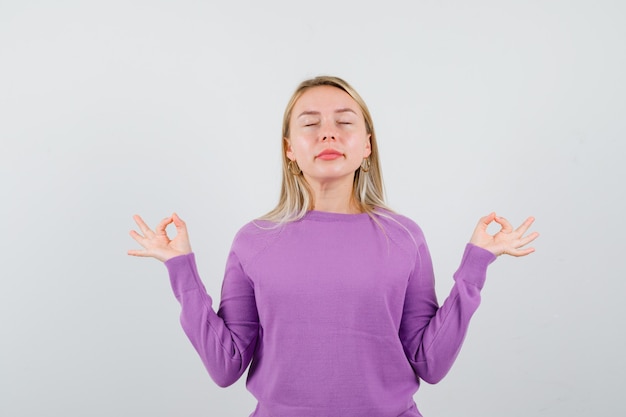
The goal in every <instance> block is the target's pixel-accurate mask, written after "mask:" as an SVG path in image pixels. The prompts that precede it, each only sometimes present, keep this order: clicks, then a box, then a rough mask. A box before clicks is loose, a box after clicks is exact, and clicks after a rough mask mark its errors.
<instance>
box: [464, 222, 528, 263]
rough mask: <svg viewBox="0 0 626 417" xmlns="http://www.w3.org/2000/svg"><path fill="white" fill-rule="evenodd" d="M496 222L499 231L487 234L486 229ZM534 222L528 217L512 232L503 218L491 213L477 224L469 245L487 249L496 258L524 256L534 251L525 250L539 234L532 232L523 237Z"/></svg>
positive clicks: (511, 227) (511, 228)
mask: <svg viewBox="0 0 626 417" xmlns="http://www.w3.org/2000/svg"><path fill="white" fill-rule="evenodd" d="M494 221H495V222H496V223H498V224H499V225H500V226H501V229H500V231H498V232H497V233H496V234H494V235H490V234H489V233H487V227H488V226H489V225H490V224H491V223H492V222H494ZM534 221H535V219H534V218H532V217H529V218H528V219H526V221H525V222H524V223H522V225H521V226H520V227H518V228H517V229H515V230H513V226H511V223H509V222H508V221H507V220H506V219H505V218H504V217H499V216H496V213H491V214H489V215H487V216H485V217H483V218H482V219H480V221H479V222H478V225H477V226H476V229H475V230H474V234H473V235H472V238H471V239H470V243H473V244H474V245H476V246H479V247H481V248H483V249H487V250H488V251H490V252H491V253H493V254H494V255H496V256H499V255H503V254H506V255H511V256H526V255H528V254H531V253H533V252H534V251H535V249H534V248H525V246H526V245H528V244H529V243H530V242H532V241H533V240H535V239H537V237H538V236H539V233H537V232H532V233H531V234H529V235H528V236H524V234H525V233H526V231H527V230H528V228H529V227H530V225H531V224H533V222H534Z"/></svg>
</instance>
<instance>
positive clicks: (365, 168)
mask: <svg viewBox="0 0 626 417" xmlns="http://www.w3.org/2000/svg"><path fill="white" fill-rule="evenodd" d="M371 167H372V161H370V159H369V158H364V159H363V162H361V171H363V172H367V171H369V170H370V168H371Z"/></svg>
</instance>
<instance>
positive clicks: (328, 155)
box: [317, 149, 343, 161]
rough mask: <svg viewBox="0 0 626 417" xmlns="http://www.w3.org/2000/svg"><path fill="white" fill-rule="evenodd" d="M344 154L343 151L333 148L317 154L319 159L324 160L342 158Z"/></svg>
mask: <svg viewBox="0 0 626 417" xmlns="http://www.w3.org/2000/svg"><path fill="white" fill-rule="evenodd" d="M342 156H343V154H342V153H341V152H338V151H335V150H333V149H325V150H323V151H322V152H320V153H319V154H317V158H318V159H323V160H324V161H332V160H333V159H337V158H341V157H342Z"/></svg>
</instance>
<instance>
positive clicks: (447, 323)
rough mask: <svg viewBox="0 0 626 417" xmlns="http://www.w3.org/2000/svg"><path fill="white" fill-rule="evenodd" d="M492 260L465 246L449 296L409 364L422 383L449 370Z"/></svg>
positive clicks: (430, 323)
mask: <svg viewBox="0 0 626 417" xmlns="http://www.w3.org/2000/svg"><path fill="white" fill-rule="evenodd" d="M494 259H495V256H494V255H493V254H491V253H489V252H488V251H485V250H483V249H481V248H478V247H476V246H474V245H467V247H466V249H465V253H464V254H463V259H462V261H461V265H460V267H459V269H458V270H457V271H456V273H455V274H454V280H455V284H454V286H453V288H452V290H451V292H450V295H449V296H448V297H447V298H446V300H445V301H444V303H443V305H442V306H441V307H440V308H439V309H437V311H436V313H435V314H434V316H433V317H432V318H431V319H430V321H429V323H428V325H427V326H426V327H425V328H424V329H423V333H422V337H421V342H420V343H419V345H418V347H417V349H416V351H415V356H413V358H412V360H411V362H412V365H413V367H414V369H415V370H416V373H417V375H418V376H419V377H420V378H422V379H424V380H425V381H427V382H429V383H436V382H439V381H440V380H441V379H442V378H443V377H444V376H445V375H446V374H447V373H448V371H449V370H450V368H451V367H452V365H453V363H454V361H455V359H456V357H457V356H458V353H459V351H460V349H461V346H462V344H463V340H464V339H465V336H466V334H467V329H468V327H469V323H470V319H471V317H472V315H473V314H474V312H475V311H476V309H477V308H478V306H479V304H480V290H481V289H482V287H483V285H484V282H485V278H486V272H487V267H488V265H489V264H490V263H491V262H492V261H493V260H494Z"/></svg>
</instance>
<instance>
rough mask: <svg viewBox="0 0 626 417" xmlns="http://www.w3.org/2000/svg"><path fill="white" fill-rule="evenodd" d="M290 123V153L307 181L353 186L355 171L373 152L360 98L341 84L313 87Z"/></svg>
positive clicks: (304, 96) (296, 105)
mask: <svg viewBox="0 0 626 417" xmlns="http://www.w3.org/2000/svg"><path fill="white" fill-rule="evenodd" d="M289 123H290V124H289V131H290V137H288V138H285V140H286V141H287V157H288V158H289V159H291V160H295V161H296V162H297V163H298V166H299V167H300V169H301V170H302V173H303V175H304V177H305V178H306V179H307V181H308V182H309V183H310V184H311V185H313V184H314V183H316V182H317V183H324V182H328V181H345V182H346V183H349V184H350V186H351V184H352V181H353V179H354V172H355V171H356V170H357V169H358V168H359V166H360V165H361V163H362V162H363V159H364V158H367V157H368V156H369V155H370V153H371V148H370V135H369V134H368V133H367V130H366V127H365V119H364V118H363V113H362V111H361V108H360V107H359V105H358V104H357V102H356V101H354V99H353V98H352V97H350V95H349V94H348V93H346V92H345V91H343V90H341V89H339V88H336V87H332V86H319V87H313V88H310V89H308V90H306V91H305V92H304V93H303V94H302V96H300V98H299V99H298V101H296V103H295V105H294V107H293V110H292V112H291V120H290V122H289Z"/></svg>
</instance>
